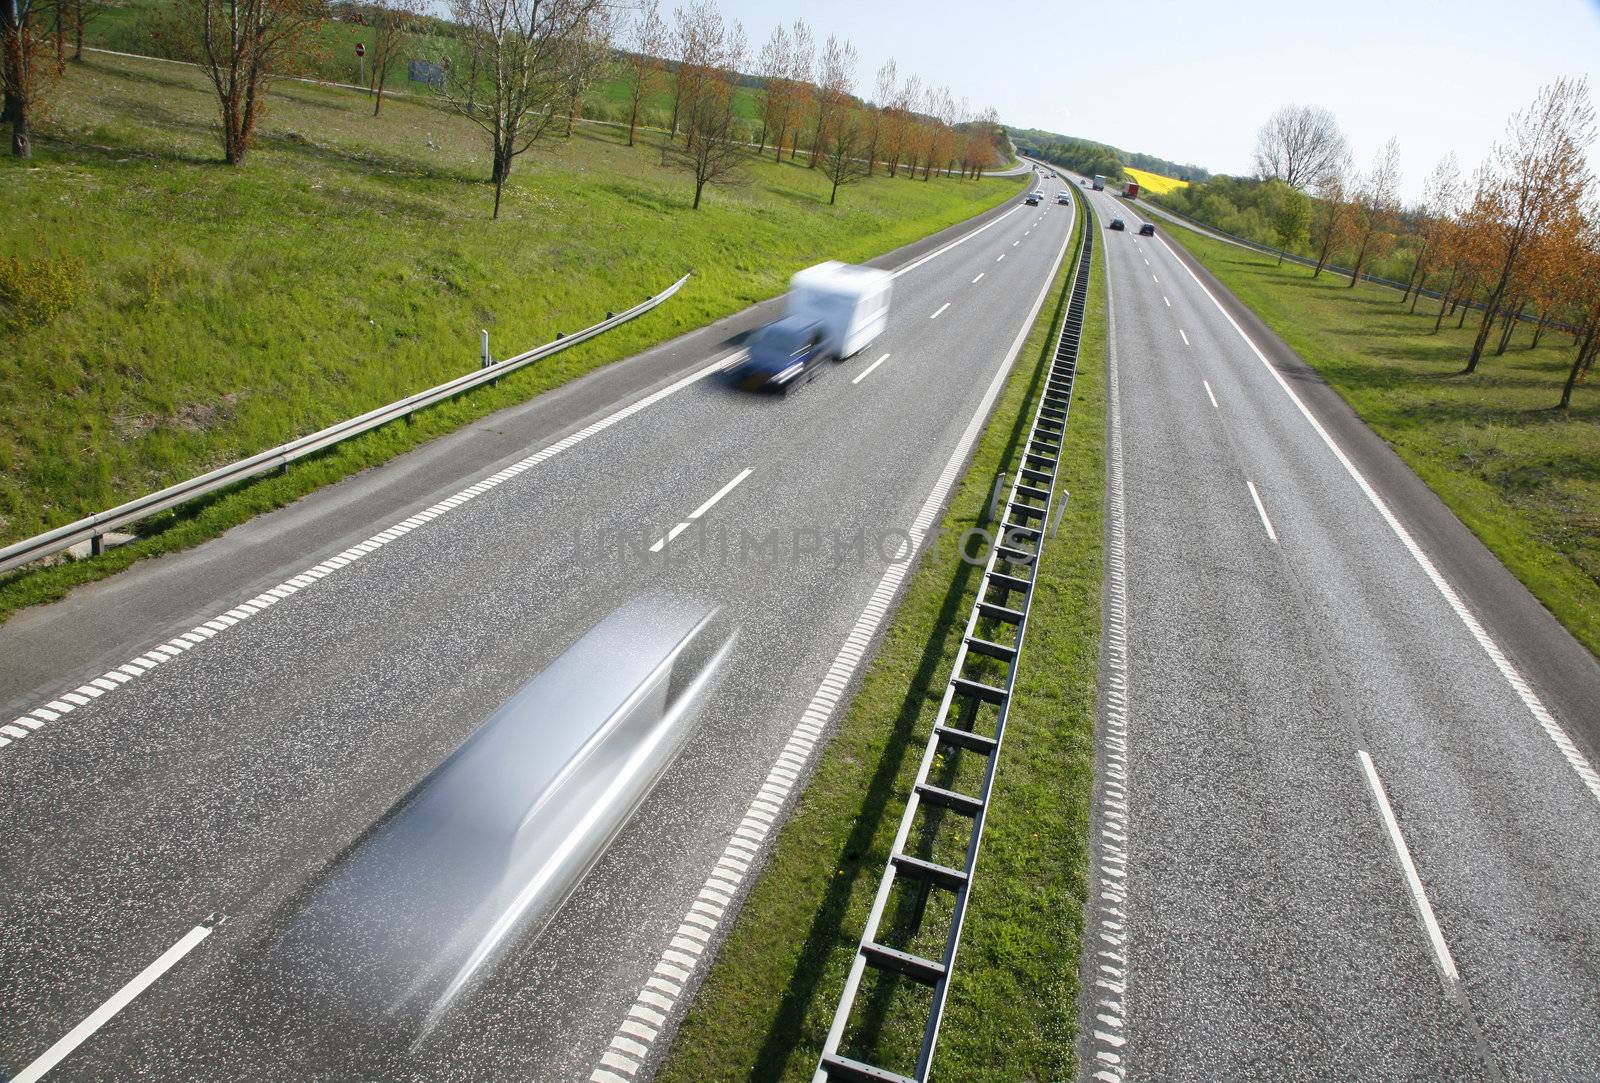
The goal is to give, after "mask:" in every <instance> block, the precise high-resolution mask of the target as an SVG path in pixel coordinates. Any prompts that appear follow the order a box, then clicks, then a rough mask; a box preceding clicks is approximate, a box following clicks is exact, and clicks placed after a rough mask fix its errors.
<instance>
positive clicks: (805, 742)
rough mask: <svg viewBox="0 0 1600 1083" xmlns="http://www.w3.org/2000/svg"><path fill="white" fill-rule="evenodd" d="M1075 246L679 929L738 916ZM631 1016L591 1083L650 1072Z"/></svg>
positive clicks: (650, 1002)
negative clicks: (740, 900) (749, 880)
mask: <svg viewBox="0 0 1600 1083" xmlns="http://www.w3.org/2000/svg"><path fill="white" fill-rule="evenodd" d="M1071 239H1072V219H1071V218H1070V217H1069V218H1068V219H1067V231H1066V236H1065V237H1063V238H1062V241H1061V248H1060V250H1059V251H1057V252H1056V258H1055V262H1054V263H1052V264H1051V267H1050V271H1049V273H1048V274H1046V275H1045V280H1044V285H1043V286H1041V287H1040V289H1039V296H1038V297H1037V298H1036V299H1035V300H1034V302H1033V308H1032V309H1031V310H1030V311H1029V313H1028V316H1027V318H1026V319H1025V320H1024V321H1023V323H1022V327H1021V328H1020V329H1019V330H1018V332H1017V337H1016V339H1015V340H1013V342H1012V343H1011V349H1010V350H1009V351H1008V352H1007V354H1006V356H1005V359H1004V360H1003V361H1002V362H1001V364H1000V367H999V369H998V370H996V372H995V374H994V378H993V379H991V380H990V381H989V386H988V388H986V389H985V391H984V394H983V398H982V399H981V400H980V401H979V403H978V406H977V409H976V410H975V411H974V412H973V415H972V418H971V420H970V421H968V422H967V427H966V429H965V430H963V432H962V434H961V437H960V439H959V440H957V442H956V446H955V448H954V450H952V451H951V453H950V458H949V460H948V461H947V462H946V463H945V466H944V470H943V471H942V472H941V473H940V474H939V477H938V480H936V481H935V482H934V484H933V489H932V490H931V491H930V492H929V494H928V499H927V500H926V501H924V502H923V504H922V508H921V510H919V511H918V512H917V516H916V518H915V519H914V520H913V521H912V524H911V527H910V529H909V530H908V531H907V532H906V536H907V538H908V539H909V543H908V544H907V546H906V547H905V548H903V549H902V553H901V555H902V556H903V559H900V560H897V561H895V562H894V563H891V564H890V565H889V566H888V567H886V568H885V569H884V572H883V575H882V576H881V577H880V578H879V579H878V583H877V586H876V587H874V588H873V591H872V594H871V596H870V597H869V598H868V600H867V604H866V606H865V608H863V609H862V611H861V613H860V615H859V616H857V617H856V621H855V624H854V626H853V627H852V628H851V631H850V634H849V635H848V636H846V637H845V640H844V643H843V644H842V645H841V646H840V647H839V651H838V653H837V654H836V655H835V656H834V659H833V662H832V664H831V665H829V667H828V670H827V672H826V673H825V674H824V676H823V678H822V682H821V684H819V685H818V687H817V690H816V692H815V693H814V694H813V695H812V697H811V702H810V703H809V704H808V705H807V706H806V708H805V710H804V711H803V712H802V713H801V716H800V720H799V721H798V722H797V723H795V726H794V729H793V730H792V731H791V733H790V736H789V739H788V741H787V742H785V744H784V745H783V747H782V748H781V749H780V750H779V752H778V755H777V757H776V759H775V760H774V762H773V764H772V767H771V768H770V769H769V770H768V772H767V775H766V779H765V781H764V782H762V784H761V785H760V787H759V788H758V789H757V790H756V793H755V796H754V797H752V798H751V799H750V804H749V806H748V807H747V808H746V810H745V814H744V816H743V818H741V820H740V821H739V824H738V826H737V827H735V828H734V830H733V833H732V835H731V836H730V840H729V842H728V844H727V845H726V846H725V847H724V848H723V851H722V855H721V856H720V857H719V858H718V859H717V861H716V863H715V865H713V867H712V869H711V872H710V873H709V874H708V875H707V877H706V879H705V882H704V883H703V884H702V885H701V887H700V890H699V892H698V893H697V894H696V895H695V898H694V899H693V900H692V901H691V902H690V903H689V905H688V907H687V908H686V910H685V913H684V920H683V923H682V924H680V925H679V929H680V930H682V929H686V928H688V927H690V926H691V925H692V926H693V927H695V929H696V935H697V939H698V938H700V937H705V938H706V940H707V941H709V936H710V935H711V934H714V933H715V932H716V931H717V929H718V927H719V926H720V925H721V923H722V920H723V918H724V917H727V916H730V915H728V914H727V910H728V909H729V908H730V907H731V906H732V904H733V902H734V899H735V897H736V893H737V892H738V890H739V886H740V884H741V883H742V882H743V880H744V873H745V871H746V870H747V869H748V868H749V867H750V862H751V861H752V860H753V859H754V858H755V857H756V856H757V855H758V853H759V851H760V847H761V846H762V844H763V843H764V841H765V839H766V837H767V833H768V832H769V831H771V830H772V829H774V828H775V827H777V826H779V824H780V822H781V814H782V810H783V806H784V804H785V802H786V801H787V800H788V798H789V796H790V793H791V791H792V790H793V789H794V788H795V786H796V785H797V784H798V782H799V780H800V778H801V777H802V776H803V774H804V771H805V769H806V766H807V764H809V763H810V761H811V757H812V755H813V754H814V753H815V751H816V749H817V748H818V746H819V745H820V744H821V743H822V737H823V735H824V733H825V732H826V728H827V726H828V724H829V722H830V721H831V720H832V718H833V716H834V714H835V713H836V711H837V709H838V706H839V704H840V703H841V702H842V701H843V693H844V690H845V689H846V688H848V687H849V684H850V681H851V680H852V679H853V678H854V675H855V673H856V671H857V669H859V668H860V667H861V666H862V664H864V663H866V662H867V661H869V657H868V654H867V647H868V646H869V645H870V644H871V642H872V637H873V636H874V635H876V634H877V632H878V629H879V627H880V626H881V625H882V623H883V621H884V620H885V619H887V617H888V616H889V613H890V611H891V609H892V608H893V603H894V600H895V597H896V595H897V594H898V593H899V590H900V586H901V583H902V581H903V580H904V579H905V577H906V575H907V573H908V571H909V569H910V567H911V562H912V560H913V559H914V558H915V556H916V554H917V552H918V551H919V550H920V549H921V548H922V544H923V542H924V540H925V539H926V537H927V533H928V531H929V530H931V529H932V528H933V525H934V523H935V521H936V520H937V519H938V516H939V511H940V509H941V508H943V507H944V503H945V501H946V500H947V499H948V498H949V496H950V490H951V489H952V488H953V487H954V486H955V483H956V479H957V478H958V477H959V476H960V474H961V471H962V468H963V467H964V466H965V465H966V462H967V456H968V454H969V453H970V452H971V450H972V445H973V443H974V442H975V441H976V440H977V439H978V436H979V434H980V433H981V432H982V431H983V428H984V426H985V425H986V424H987V423H988V419H989V411H990V410H991V409H993V407H994V402H995V399H996V398H998V397H999V395H1000V392H1001V390H1002V389H1003V388H1004V386H1005V382H1006V378H1007V377H1008V376H1009V375H1010V373H1011V368H1012V366H1013V365H1014V364H1015V363H1016V359H1017V354H1019V353H1021V352H1022V347H1023V344H1024V343H1025V342H1026V341H1027V339H1028V334H1029V332H1031V331H1032V330H1033V324H1034V321H1035V320H1036V319H1038V317H1039V311H1040V309H1042V308H1043V307H1044V302H1045V298H1046V297H1047V296H1048V295H1049V292H1050V284H1051V283H1052V282H1054V281H1055V277H1056V272H1057V271H1059V270H1060V269H1061V261H1062V259H1063V258H1064V257H1065V256H1066V253H1067V244H1068V242H1069V241H1071ZM699 962H700V957H699V956H696V955H688V954H685V953H683V952H681V951H679V950H677V949H676V948H674V947H672V945H671V942H670V940H669V943H668V946H667V947H666V948H664V949H662V951H661V953H660V955H659V957H658V958H657V961H656V963H655V966H654V968H653V969H652V971H651V976H650V977H648V978H646V979H645V982H644V985H643V986H641V987H640V989H639V992H638V993H637V995H636V996H635V997H634V1000H633V1002H632V1004H630V1005H629V1007H628V1008H627V1010H626V1016H631V1015H632V1014H633V1013H634V1012H635V1011H638V1010H641V1009H644V1010H648V1011H651V1012H654V1013H656V1014H658V1015H663V1016H664V1015H665V1013H667V1012H670V1011H672V1010H673V1008H675V1007H676V1005H677V1003H678V1001H679V999H680V998H681V996H682V994H683V987H684V985H685V984H686V983H687V982H688V980H689V979H690V978H691V977H692V976H693V971H694V969H695V968H696V967H697V966H698V965H699ZM626 1016H625V1018H624V1020H623V1022H622V1023H619V1024H618V1026H617V1030H616V1031H615V1033H614V1034H613V1037H612V1040H611V1045H610V1046H609V1047H608V1048H607V1050H606V1051H605V1052H603V1053H602V1054H601V1055H600V1063H599V1064H598V1065H597V1066H596V1067H595V1068H594V1069H593V1071H591V1072H590V1073H589V1076H588V1078H589V1080H590V1081H591V1083H614V1080H615V1079H616V1078H617V1076H616V1073H617V1071H619V1070H620V1071H622V1072H625V1073H626V1075H627V1076H628V1077H629V1078H631V1077H633V1076H634V1075H635V1074H636V1073H637V1072H638V1071H639V1069H640V1068H641V1067H642V1065H641V1062H640V1061H639V1060H635V1059H633V1058H632V1057H624V1056H621V1055H620V1054H619V1053H617V1052H616V1050H617V1049H618V1048H623V1047H621V1046H618V1045H617V1044H616V1043H617V1041H618V1039H619V1038H620V1039H623V1040H625V1041H629V1042H632V1043H634V1044H646V1053H645V1054H640V1056H644V1055H648V1044H653V1042H654V1039H651V1043H643V1040H642V1039H641V1037H640V1036H639V1035H637V1034H630V1033H628V1032H625V1031H624V1030H623V1027H624V1026H625V1025H626V1022H627V1018H626ZM658 1033H659V1031H658Z"/></svg>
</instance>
